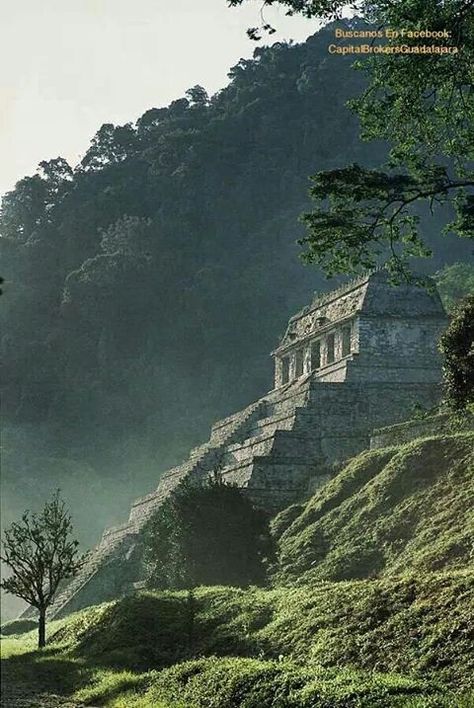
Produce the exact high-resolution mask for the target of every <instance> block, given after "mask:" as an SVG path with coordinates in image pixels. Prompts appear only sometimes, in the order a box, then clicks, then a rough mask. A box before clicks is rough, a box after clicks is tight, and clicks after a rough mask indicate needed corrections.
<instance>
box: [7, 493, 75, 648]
mask: <svg viewBox="0 0 474 708" xmlns="http://www.w3.org/2000/svg"><path fill="white" fill-rule="evenodd" d="M71 534H72V523H71V517H70V515H69V513H68V511H67V510H66V506H65V504H64V502H63V500H62V499H61V497H60V493H59V490H58V491H57V492H56V493H55V494H54V495H53V497H52V498H51V500H50V501H48V502H47V503H46V504H45V506H44V508H43V510H42V511H41V513H39V514H36V513H30V512H29V511H25V513H24V514H23V516H22V517H21V521H18V522H13V523H12V524H11V526H10V527H9V528H7V529H6V530H5V532H4V540H3V554H2V556H1V560H2V561H3V562H4V563H6V564H7V565H8V566H9V568H10V569H11V571H12V575H11V576H10V577H9V578H6V579H5V580H2V582H1V583H0V586H1V587H2V588H3V589H4V590H5V591H6V592H8V593H10V594H12V595H15V596H16V597H19V598H21V599H22V600H25V602H27V603H28V604H29V605H31V606H32V607H35V608H36V609H37V610H38V613H39V624H38V646H39V647H43V646H44V645H45V643H46V611H47V609H48V607H49V606H50V605H51V603H52V602H53V600H54V597H55V594H56V591H57V589H58V586H59V584H60V583H61V582H62V581H63V580H66V579H68V578H71V577H73V576H74V575H75V574H76V573H77V572H78V571H79V569H80V568H81V567H82V565H83V563H84V556H78V546H79V542H78V541H76V540H73V539H71Z"/></svg>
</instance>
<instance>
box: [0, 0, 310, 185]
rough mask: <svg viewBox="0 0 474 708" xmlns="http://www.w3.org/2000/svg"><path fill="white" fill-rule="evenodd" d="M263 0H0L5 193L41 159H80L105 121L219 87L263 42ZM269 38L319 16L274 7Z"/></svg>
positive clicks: (306, 28) (301, 36)
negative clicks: (238, 2) (236, 1)
mask: <svg viewBox="0 0 474 708" xmlns="http://www.w3.org/2000/svg"><path fill="white" fill-rule="evenodd" d="M261 4H262V3H261V0H256V1H255V2H251V3H249V4H248V5H246V6H245V7H243V8H242V7H241V8H238V9H235V8H233V9H230V8H228V7H227V4H226V0H134V1H133V2H131V0H0V13H1V14H0V17H1V25H0V67H1V69H0V156H1V159H0V195H2V194H4V193H5V192H6V191H8V190H10V189H12V188H13V187H14V184H15V182H16V181H17V180H18V179H20V178H21V177H23V176H25V175H26V174H33V173H34V172H35V169H36V166H37V164H38V162H40V161H41V160H45V159H46V160H47V159H51V158H55V157H58V156H59V155H61V156H62V157H65V158H66V159H67V160H68V161H69V162H70V163H71V164H75V163H76V162H77V161H78V160H79V159H80V157H81V156H82V155H83V154H84V153H85V151H86V150H87V147H88V144H89V141H90V139H91V138H92V136H93V135H94V133H95V132H96V131H97V130H98V128H99V127H100V126H101V125H102V123H115V124H121V123H126V122H128V121H135V120H136V119H137V118H138V117H139V116H140V115H141V114H142V113H143V112H144V111H145V110H147V109H149V108H152V107H154V106H156V107H159V106H164V105H167V104H168V103H169V102H170V101H172V100H173V99H175V98H179V97H181V96H182V95H183V94H184V92H185V91H186V89H188V88H190V87H191V86H194V85H195V84H201V85H202V86H204V87H205V88H206V89H207V90H208V92H209V93H214V92H215V91H216V90H218V89H219V88H222V87H223V86H225V85H226V83H227V76H226V74H227V72H228V70H229V68H230V67H231V66H233V65H234V64H236V63H237V61H238V60H239V59H240V58H241V57H250V56H251V55H252V52H253V50H254V48H255V46H256V45H255V43H254V42H251V41H250V40H249V39H248V38H247V36H246V34H245V30H246V28H247V27H249V26H257V25H259V24H260V17H259V11H260V7H261ZM265 16H266V18H267V19H268V21H270V23H271V24H273V25H275V26H276V27H277V28H278V30H279V31H278V33H277V34H275V35H273V36H272V37H271V38H270V39H269V40H268V41H271V42H273V41H278V40H281V39H290V38H291V39H294V40H295V41H303V40H305V39H306V37H308V36H309V35H310V34H313V33H314V32H315V31H316V30H317V28H318V24H317V23H316V21H315V20H305V19H303V18H301V17H285V15H284V11H283V10H281V9H277V8H275V7H272V8H267V10H266V11H265Z"/></svg>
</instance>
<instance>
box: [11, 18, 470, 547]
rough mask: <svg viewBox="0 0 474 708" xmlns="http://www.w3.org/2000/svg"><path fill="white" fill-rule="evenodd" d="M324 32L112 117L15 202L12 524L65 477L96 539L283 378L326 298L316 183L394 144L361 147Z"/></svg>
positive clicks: (341, 66) (349, 74) (355, 81)
mask: <svg viewBox="0 0 474 708" xmlns="http://www.w3.org/2000/svg"><path fill="white" fill-rule="evenodd" d="M329 31H330V30H328V29H325V30H322V31H321V32H320V33H318V34H316V35H315V36H314V37H311V38H309V39H308V40H307V42H306V43H304V44H301V45H291V44H276V45H274V46H273V47H268V48H260V49H257V50H256V52H255V56H254V58H253V59H251V60H241V61H240V62H239V63H238V64H237V65H236V66H235V67H233V68H232V69H231V71H230V74H229V84H228V86H227V87H226V88H225V89H223V90H222V91H220V92H219V93H218V94H217V95H215V96H213V97H211V98H209V97H208V96H207V94H206V92H205V91H204V89H202V88H200V87H194V88H192V89H190V90H189V91H188V92H187V94H186V96H185V97H182V98H179V99H178V100H175V101H173V102H172V103H171V104H170V105H169V106H168V107H165V108H151V109H150V110H148V111H147V112H146V113H144V115H143V116H141V118H139V120H138V121H137V122H136V123H135V124H127V125H124V126H113V125H103V126H102V127H101V128H100V130H99V131H98V132H97V134H96V135H95V136H94V137H93V139H92V141H91V145H90V148H89V150H88V151H87V153H86V154H85V156H84V158H83V159H82V161H81V163H80V164H79V165H77V166H75V167H74V168H73V167H71V166H70V165H68V164H67V163H66V162H65V161H64V160H63V159H61V158H57V159H53V160H50V161H46V162H43V163H41V165H40V168H39V171H38V173H37V174H35V175H34V176H32V177H26V178H24V179H23V180H21V181H20V182H19V183H18V184H17V185H16V188H15V189H14V190H13V191H12V192H10V193H9V194H7V195H6V196H5V197H4V200H3V205H2V212H1V233H2V238H1V240H0V242H1V247H2V272H3V274H4V276H5V278H6V283H5V297H4V298H3V300H4V302H3V308H2V332H3V336H2V340H1V345H2V360H3V362H4V367H5V368H4V374H3V380H4V382H5V384H6V385H5V392H4V426H5V432H4V446H5V453H4V485H5V495H4V498H5V502H6V504H7V506H8V509H9V513H7V516H6V520H7V521H8V520H9V518H10V512H11V513H12V514H13V515H14V514H16V513H17V511H18V510H22V509H23V508H24V507H25V505H27V504H28V503H30V500H34V499H35V498H37V497H38V496H39V495H40V496H44V493H45V491H46V490H48V489H49V487H51V486H58V485H59V486H61V487H62V488H63V489H64V491H65V493H66V497H69V498H70V499H73V500H74V504H73V507H74V512H75V514H76V518H77V519H78V521H79V523H80V525H81V526H83V527H84V528H87V530H86V531H85V532H84V539H85V540H86V541H87V542H91V541H94V540H95V538H96V536H97V533H98V532H99V531H100V529H102V528H103V527H104V525H105V524H106V523H109V522H110V521H113V520H115V519H117V518H119V517H120V516H121V515H122V514H123V513H124V512H126V509H127V505H128V500H129V499H130V498H131V497H133V496H136V494H137V493H142V492H145V491H147V489H148V488H149V487H150V486H152V485H154V484H155V483H156V479H157V475H158V472H159V471H160V470H163V469H165V468H166V467H167V466H169V465H170V464H171V463H173V462H174V461H175V460H177V459H179V458H180V457H181V456H183V455H184V454H185V452H186V451H187V449H188V448H189V447H190V446H191V445H192V444H194V443H196V442H197V441H199V439H200V438H202V437H204V436H205V432H206V429H207V427H208V426H209V424H210V423H211V422H212V421H213V420H214V419H216V418H217V417H219V416H221V415H224V414H226V413H229V412H231V411H232V410H234V409H238V408H239V407H240V406H242V405H244V404H246V403H248V402H249V401H251V400H253V399H255V398H256V397H257V396H258V395H261V394H262V393H263V392H264V391H265V390H266V389H267V388H268V387H269V386H270V385H271V363H270V361H269V359H268V353H269V351H270V350H271V349H272V347H273V346H274V344H275V343H276V341H277V337H278V335H279V333H280V332H281V330H282V328H283V326H284V323H285V321H286V319H287V317H288V315H289V314H290V313H292V311H294V310H295V309H296V308H298V307H300V306H301V305H302V304H304V303H305V302H306V301H307V300H308V298H309V296H310V294H311V292H312V291H313V290H314V289H319V288H324V287H326V285H325V283H324V280H323V278H322V276H321V275H320V274H318V273H317V272H316V271H314V270H311V269H310V268H308V267H304V266H303V265H301V263H300V262H299V260H298V247H297V246H296V244H295V242H296V239H297V237H298V236H299V235H301V233H302V227H301V225H299V224H298V222H297V217H298V215H299V213H300V212H301V211H302V210H303V209H304V208H305V207H306V206H307V196H306V193H307V187H308V176H309V175H310V174H312V173H314V172H316V171H318V170H321V169H327V168H330V167H334V166H338V165H343V164H347V162H349V161H358V162H360V163H363V164H370V163H371V162H372V161H373V159H374V158H375V157H377V159H378V160H379V158H380V151H381V150H383V146H381V145H373V144H371V145H365V144H363V143H361V142H360V140H359V138H358V125H357V121H356V120H355V118H354V117H353V115H352V114H351V113H350V112H349V110H348V109H347V108H346V107H345V103H346V101H347V100H348V99H349V98H350V97H351V96H354V95H357V93H358V92H359V91H360V88H361V86H362V84H363V80H364V79H363V76H362V75H361V74H360V73H359V72H356V71H355V70H352V69H351V68H350V60H347V61H346V60H345V59H343V58H340V57H338V58H337V60H335V59H331V58H329V57H328V54H327V49H326V45H327V37H328V32H329ZM379 161H380V160H379ZM433 225H434V226H436V222H433V223H432V224H431V225H430V226H429V229H428V230H429V232H430V233H431V232H432V238H433V239H436V228H433ZM449 248H450V253H449V257H448V256H447V248H446V247H444V250H443V249H441V250H438V251H437V253H438V260H437V261H433V262H432V263H431V266H430V267H431V268H432V269H433V270H434V269H436V268H437V267H439V266H440V265H441V264H442V263H443V262H444V260H448V261H449V260H451V261H453V260H456V259H458V260H459V258H460V253H462V251H461V250H460V249H461V246H458V245H457V243H456V242H455V241H452V242H451V244H450V247H449ZM112 489H113V492H114V493H113V495H111V494H110V492H111V490H112ZM78 490H84V493H83V494H78ZM112 496H113V498H112ZM20 499H21V501H20ZM91 515H92V517H93V518H92V519H91V518H90V516H91ZM86 522H87V523H86Z"/></svg>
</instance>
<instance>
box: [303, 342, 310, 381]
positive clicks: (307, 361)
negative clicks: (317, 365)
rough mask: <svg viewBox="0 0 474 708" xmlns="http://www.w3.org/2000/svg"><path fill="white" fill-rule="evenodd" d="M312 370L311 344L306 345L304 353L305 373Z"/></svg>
mask: <svg viewBox="0 0 474 708" xmlns="http://www.w3.org/2000/svg"><path fill="white" fill-rule="evenodd" d="M310 372H311V344H308V345H307V346H306V347H305V350H304V355H303V373H304V374H309V373H310Z"/></svg>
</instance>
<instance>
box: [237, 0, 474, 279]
mask: <svg viewBox="0 0 474 708" xmlns="http://www.w3.org/2000/svg"><path fill="white" fill-rule="evenodd" d="M245 1H246V0H230V5H241V4H242V3H243V2H245ZM263 4H264V6H265V5H273V4H280V5H283V6H284V7H287V8H288V14H293V13H301V14H303V15H305V16H307V17H316V18H320V19H323V20H332V19H335V18H338V17H340V16H341V12H342V10H343V8H344V7H347V3H345V2H342V1H340V0H265V1H264V3H263ZM350 7H351V8H352V10H354V11H357V12H358V13H360V14H361V16H362V17H363V18H364V21H365V22H361V20H360V19H355V20H351V21H346V23H345V28H346V29H347V30H354V29H357V30H360V29H363V28H365V29H370V28H372V29H373V28H374V27H376V28H377V30H379V31H381V33H382V34H384V30H385V29H386V28H394V29H396V30H398V31H399V35H398V36H392V37H389V38H387V37H386V36H384V38H383V40H382V41H381V42H378V43H379V45H380V46H381V45H384V48H385V50H386V52H385V53H378V54H377V55H374V56H373V57H371V58H369V59H368V60H366V61H364V62H358V63H357V64H356V66H357V67H358V68H362V69H364V70H365V71H366V72H367V74H368V76H369V79H370V81H369V85H368V88H367V89H366V90H365V91H363V93H362V94H361V95H360V96H359V97H358V98H357V99H356V100H354V101H352V102H350V105H351V106H352V108H353V109H354V110H355V111H356V113H357V114H358V116H359V119H360V122H361V129H362V134H361V137H362V138H363V139H364V140H384V141H388V142H389V143H390V144H391V150H390V153H389V159H388V162H387V164H383V165H380V167H379V168H377V169H368V168H363V167H361V166H360V165H358V164H352V165H348V166H346V167H342V168H338V169H334V170H329V171H325V172H319V173H317V174H316V175H315V176H314V177H313V178H312V182H313V185H312V188H311V191H310V194H311V196H312V198H313V200H314V202H315V207H314V209H313V210H312V211H311V212H308V213H306V214H304V215H303V221H304V222H305V223H306V226H307V229H308V230H307V235H306V236H305V237H304V238H303V239H301V240H300V244H301V245H303V246H304V247H305V252H304V260H306V261H307V262H309V263H317V264H318V265H320V266H322V267H323V269H324V270H325V271H326V273H327V274H328V275H333V274H335V273H348V272H358V271H359V270H362V269H367V268H372V267H374V266H375V265H376V264H377V263H380V261H381V260H384V261H385V262H386V264H387V266H388V268H389V269H390V270H391V271H392V273H393V275H394V277H395V278H396V279H402V278H404V279H406V278H408V279H409V278H411V277H412V276H411V270H410V261H411V259H412V258H417V257H420V256H430V255H431V250H430V249H429V248H428V247H427V245H426V243H425V241H424V239H423V237H422V235H421V234H420V229H419V222H420V205H422V204H425V205H427V206H428V207H429V209H430V210H432V211H433V208H434V207H435V206H440V205H441V206H443V205H446V204H449V205H450V206H451V207H452V208H453V209H454V212H455V216H454V219H453V220H452V221H451V222H450V223H448V224H446V226H445V232H446V233H449V232H454V233H457V234H458V235H460V236H466V237H472V236H473V235H474V193H473V189H474V170H473V159H474V90H473V76H474V1H473V0H428V1H426V0H424V1H423V2H420V0H404V2H393V0H375V2H369V1H362V2H355V3H352V4H350ZM401 30H403V32H404V34H403V35H401V34H400V33H401ZM423 30H425V31H426V30H429V31H431V32H439V33H441V34H442V33H443V32H444V33H446V35H445V36H441V37H440V38H428V39H423V38H421V39H420V37H419V36H417V35H416V33H417V32H418V33H419V32H420V31H423ZM422 37H423V35H422ZM348 41H350V42H360V40H353V39H352V40H348ZM369 41H370V40H369ZM401 44H403V45H404V46H405V47H407V48H408V51H406V52H404V53H403V54H401V53H397V52H395V51H394V50H395V48H396V47H397V46H399V45H401ZM420 44H425V45H427V46H430V47H431V46H435V47H436V48H437V49H438V50H439V49H440V48H441V47H443V48H444V49H445V50H446V52H445V53H436V52H433V53H431V54H428V53H427V54H419V53H416V47H417V46H418V45H420ZM410 51H411V52H412V53H410ZM336 59H337V58H336ZM447 213H448V212H447V211H444V212H443V215H444V216H445V215H446V214H447ZM445 220H446V219H445Z"/></svg>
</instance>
